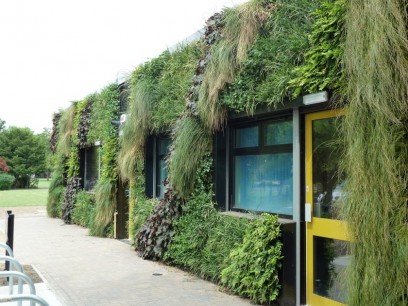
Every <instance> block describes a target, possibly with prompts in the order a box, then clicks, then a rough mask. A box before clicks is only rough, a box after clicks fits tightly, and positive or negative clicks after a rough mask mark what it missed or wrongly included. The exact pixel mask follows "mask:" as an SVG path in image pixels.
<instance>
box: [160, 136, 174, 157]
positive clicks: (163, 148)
mask: <svg viewBox="0 0 408 306" xmlns="http://www.w3.org/2000/svg"><path fill="white" fill-rule="evenodd" d="M157 140H158V141H157V142H158V154H159V155H165V154H167V152H168V151H169V147H170V144H171V139H170V138H158V139H157Z"/></svg>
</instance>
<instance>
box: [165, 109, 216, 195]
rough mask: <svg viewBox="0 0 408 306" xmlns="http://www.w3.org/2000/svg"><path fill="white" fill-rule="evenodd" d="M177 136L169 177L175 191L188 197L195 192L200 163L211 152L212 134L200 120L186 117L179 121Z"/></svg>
mask: <svg viewBox="0 0 408 306" xmlns="http://www.w3.org/2000/svg"><path fill="white" fill-rule="evenodd" d="M175 134H176V138H175V140H174V144H173V152H172V154H170V158H169V177H170V181H171V183H172V185H173V186H174V188H175V190H176V191H177V192H178V193H180V195H181V196H183V197H186V196H188V195H189V194H190V193H191V192H192V191H193V188H194V182H195V176H196V172H197V170H198V167H200V162H201V161H202V160H203V157H204V155H205V154H206V153H208V152H210V151H211V133H210V132H209V131H208V129H206V128H205V127H204V126H203V125H202V123H201V122H200V121H199V119H198V118H196V117H192V116H186V117H184V118H182V120H180V121H179V124H178V125H177V127H176V129H175ZM192 148H194V150H192Z"/></svg>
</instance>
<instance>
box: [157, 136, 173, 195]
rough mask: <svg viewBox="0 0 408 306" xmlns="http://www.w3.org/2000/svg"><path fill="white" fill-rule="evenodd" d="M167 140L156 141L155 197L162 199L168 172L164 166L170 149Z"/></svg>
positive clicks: (159, 139) (158, 139) (168, 140)
mask: <svg viewBox="0 0 408 306" xmlns="http://www.w3.org/2000/svg"><path fill="white" fill-rule="evenodd" d="M170 143H171V141H170V139H169V138H157V139H156V179H155V183H156V197H158V198H160V199H162V198H163V196H164V181H165V179H166V178H167V175H168V171H167V165H166V156H167V153H168V152H169V147H170Z"/></svg>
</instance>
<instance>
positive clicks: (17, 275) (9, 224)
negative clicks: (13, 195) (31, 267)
mask: <svg viewBox="0 0 408 306" xmlns="http://www.w3.org/2000/svg"><path fill="white" fill-rule="evenodd" d="M6 236H7V242H6V243H0V248H3V249H5V251H6V255H5V256H2V255H0V262H3V261H4V263H5V271H0V278H6V279H7V280H8V284H9V294H8V295H0V303H6V302H14V301H17V303H18V305H19V306H21V305H22V303H23V301H30V306H34V305H36V304H38V305H41V306H49V304H48V303H47V301H45V300H44V299H43V298H42V297H39V296H37V295H36V290H35V286H34V283H33V281H32V280H31V278H30V277H29V276H28V275H27V274H24V272H23V267H22V265H21V264H20V262H19V261H18V260H17V259H15V258H14V253H13V240H14V215H13V213H12V211H11V210H10V211H9V210H8V211H7V219H6ZM9 270H12V271H9ZM16 270H17V271H16ZM14 279H17V280H18V283H17V284H18V286H17V288H18V289H17V294H14ZM23 281H24V282H25V283H26V284H27V286H28V287H29V290H30V294H24V293H23V290H24V288H23Z"/></svg>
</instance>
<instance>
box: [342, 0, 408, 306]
mask: <svg viewBox="0 0 408 306" xmlns="http://www.w3.org/2000/svg"><path fill="white" fill-rule="evenodd" d="M406 8H407V1H404V0H403V1H400V0H390V1H381V0H374V1H368V0H363V1H355V0H349V1H348V10H347V12H346V19H345V28H346V40H345V49H344V56H343V63H344V67H345V73H346V79H347V84H346V90H345V91H346V95H345V100H346V101H347V103H346V105H345V108H346V113H347V115H346V116H345V119H344V135H345V146H346V150H347V151H346V154H345V158H344V161H343V164H344V169H345V172H346V173H347V184H346V192H347V203H346V205H345V206H344V215H345V219H346V220H347V222H348V225H349V231H350V236H351V239H352V241H353V243H352V245H351V254H352V260H351V264H350V267H349V269H348V288H349V290H348V295H349V296H348V301H347V303H348V305H351V306H353V305H406V304H407V298H408V289H407V288H408V274H407V271H408V256H407V237H408V228H407V179H408V168H407V165H408V160H407V156H408V145H407V144H408V142H407V135H408V130H407V126H408V125H407V122H408V121H407V120H408V107H407V96H408V57H407V54H408V41H407V37H408V35H407V12H406Z"/></svg>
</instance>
